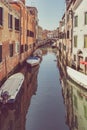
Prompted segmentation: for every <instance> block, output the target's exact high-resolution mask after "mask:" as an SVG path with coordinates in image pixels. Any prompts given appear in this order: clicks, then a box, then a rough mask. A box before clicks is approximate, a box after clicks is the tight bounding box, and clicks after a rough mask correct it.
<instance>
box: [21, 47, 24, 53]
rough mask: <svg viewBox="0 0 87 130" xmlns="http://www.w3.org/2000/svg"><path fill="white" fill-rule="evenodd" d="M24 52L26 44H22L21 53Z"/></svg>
mask: <svg viewBox="0 0 87 130" xmlns="http://www.w3.org/2000/svg"><path fill="white" fill-rule="evenodd" d="M23 52H24V46H23V45H21V53H23Z"/></svg>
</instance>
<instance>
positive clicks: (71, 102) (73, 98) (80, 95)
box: [62, 79, 87, 130]
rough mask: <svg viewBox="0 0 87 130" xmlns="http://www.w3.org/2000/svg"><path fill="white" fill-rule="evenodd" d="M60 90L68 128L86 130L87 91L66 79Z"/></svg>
mask: <svg viewBox="0 0 87 130" xmlns="http://www.w3.org/2000/svg"><path fill="white" fill-rule="evenodd" d="M63 85H64V86H62V90H63V91H62V92H63V97H64V103H65V106H66V123H67V125H68V126H69V128H70V130H87V91H86V90H84V89H82V88H81V87H80V86H77V84H75V83H74V82H72V81H70V80H68V79H67V81H66V85H65V83H63Z"/></svg>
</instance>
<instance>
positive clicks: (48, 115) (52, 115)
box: [26, 49, 68, 130]
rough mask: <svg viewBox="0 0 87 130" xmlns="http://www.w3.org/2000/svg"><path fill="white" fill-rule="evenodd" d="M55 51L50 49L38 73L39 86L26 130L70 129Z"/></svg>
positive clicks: (28, 115) (27, 118) (32, 102)
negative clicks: (67, 123) (66, 119)
mask: <svg viewBox="0 0 87 130" xmlns="http://www.w3.org/2000/svg"><path fill="white" fill-rule="evenodd" d="M59 79H60V75H59V70H58V67H57V59H56V55H55V53H53V52H52V50H51V49H48V52H47V54H46V55H44V56H43V59H42V62H41V64H40V68H39V73H38V78H37V80H38V88H37V91H36V95H35V96H33V97H32V99H31V104H30V107H29V110H28V113H27V116H26V130H58V129H59V130H68V127H67V125H66V124H65V106H64V103H63V97H62V92H61V84H60V80H59Z"/></svg>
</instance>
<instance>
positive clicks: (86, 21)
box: [85, 12, 87, 25]
mask: <svg viewBox="0 0 87 130" xmlns="http://www.w3.org/2000/svg"><path fill="white" fill-rule="evenodd" d="M85 25H87V12H85Z"/></svg>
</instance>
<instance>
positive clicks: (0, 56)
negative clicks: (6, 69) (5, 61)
mask: <svg viewBox="0 0 87 130" xmlns="http://www.w3.org/2000/svg"><path fill="white" fill-rule="evenodd" d="M1 61H2V45H0V62H1Z"/></svg>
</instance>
